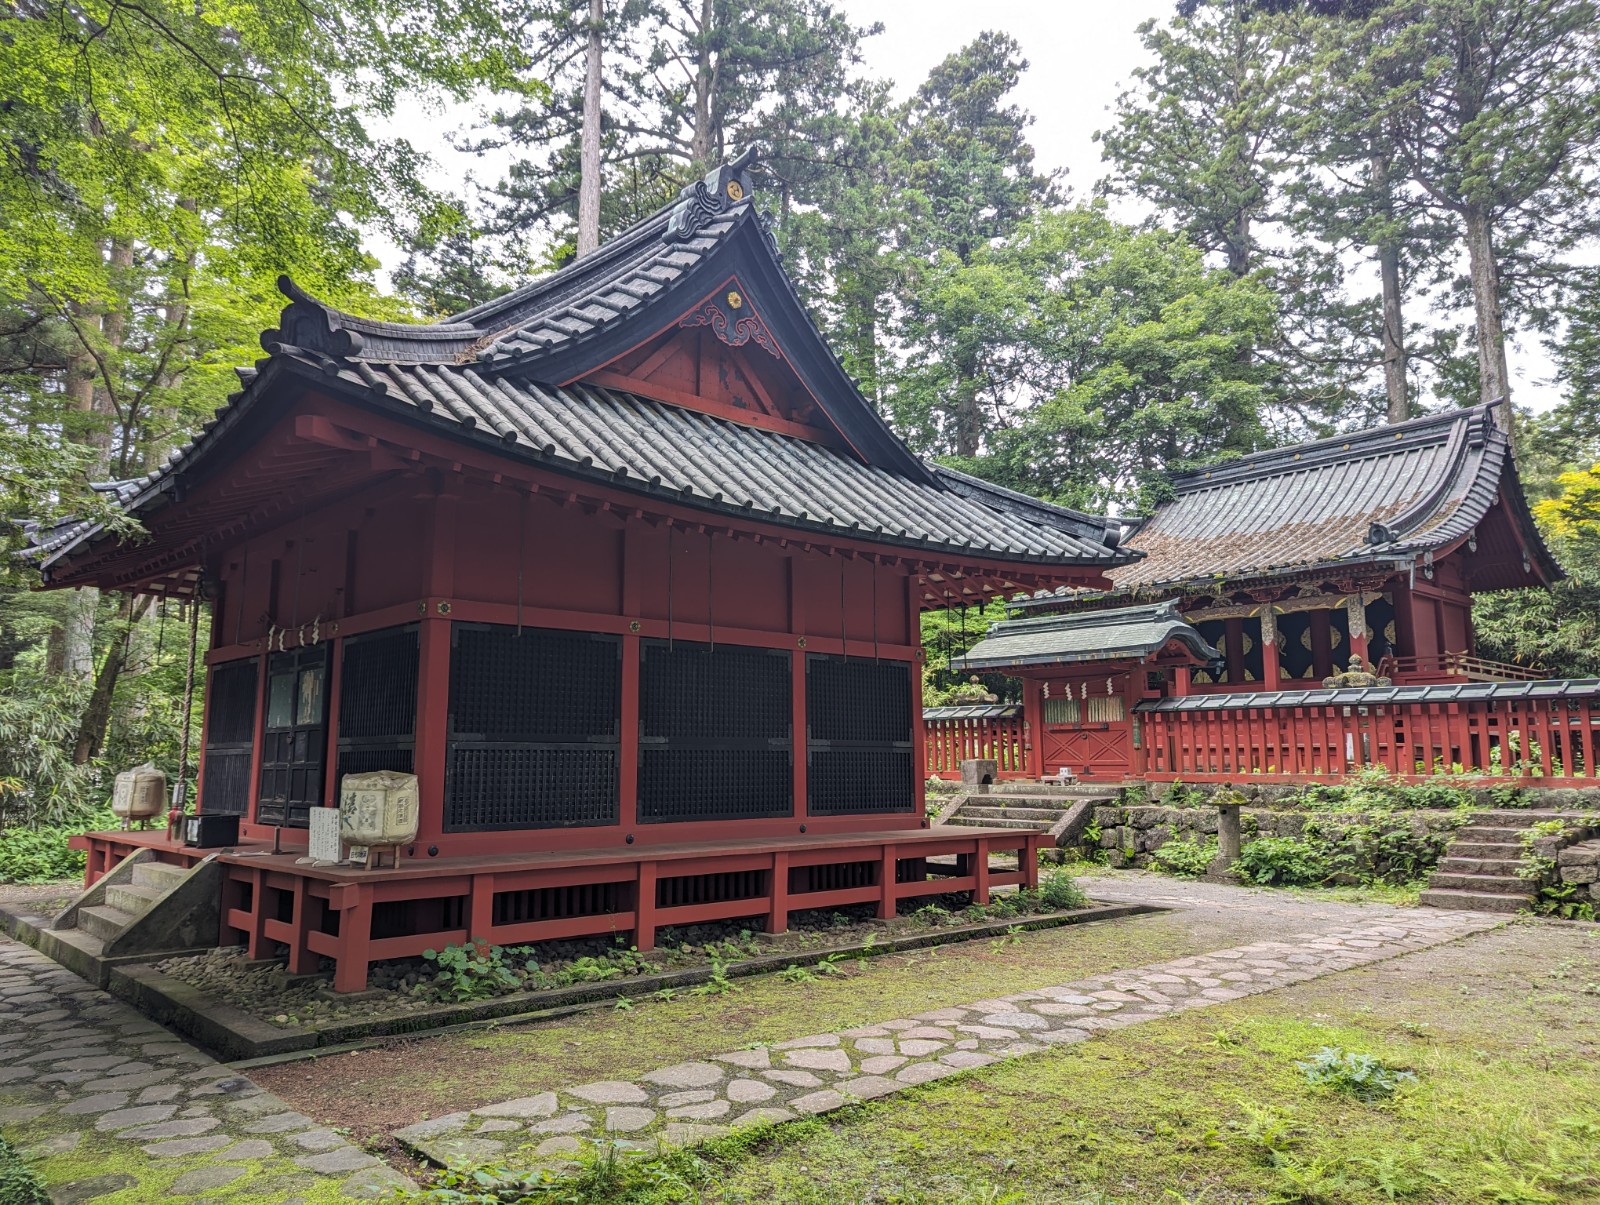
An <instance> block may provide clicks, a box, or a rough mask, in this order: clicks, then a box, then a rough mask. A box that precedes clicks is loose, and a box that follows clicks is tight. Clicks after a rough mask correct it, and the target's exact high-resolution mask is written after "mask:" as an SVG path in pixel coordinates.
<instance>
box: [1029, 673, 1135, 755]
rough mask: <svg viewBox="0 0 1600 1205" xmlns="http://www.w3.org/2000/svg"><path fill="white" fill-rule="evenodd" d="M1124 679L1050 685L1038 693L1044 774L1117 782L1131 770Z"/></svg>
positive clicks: (1129, 719) (1129, 721)
mask: <svg viewBox="0 0 1600 1205" xmlns="http://www.w3.org/2000/svg"><path fill="white" fill-rule="evenodd" d="M1127 690H1128V675H1127V674H1125V673H1124V674H1118V675H1115V676H1112V677H1105V676H1101V677H1099V678H1089V679H1077V680H1070V679H1069V680H1066V681H1052V682H1047V683H1045V684H1044V688H1043V690H1042V691H1041V694H1042V700H1041V705H1040V715H1041V717H1042V723H1041V725H1040V728H1041V731H1040V733H1039V743H1040V747H1041V750H1042V752H1043V764H1044V772H1045V773H1046V774H1055V773H1056V772H1057V771H1058V770H1061V769H1063V768H1065V769H1069V770H1071V772H1072V773H1073V774H1074V775H1075V776H1077V777H1079V778H1090V779H1099V780H1102V781H1104V780H1107V779H1109V780H1112V781H1117V782H1120V781H1121V780H1122V779H1124V778H1126V777H1127V776H1128V775H1129V774H1130V773H1131V772H1132V770H1133V726H1134V720H1133V717H1132V716H1131V715H1130V713H1129V707H1128V699H1127Z"/></svg>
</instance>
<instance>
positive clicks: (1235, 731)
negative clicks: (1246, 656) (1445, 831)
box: [1135, 683, 1600, 786]
mask: <svg viewBox="0 0 1600 1205" xmlns="http://www.w3.org/2000/svg"><path fill="white" fill-rule="evenodd" d="M1563 685H1565V686H1568V687H1571V686H1577V685H1579V684H1577V683H1566V684H1563ZM1433 689H1437V688H1433ZM1446 689H1448V688H1446ZM1268 697H1270V696H1264V695H1259V694H1258V695H1255V696H1252V697H1250V699H1251V701H1252V702H1253V701H1254V700H1260V699H1264V698H1268ZM1212 701H1213V700H1210V699H1208V700H1206V702H1208V703H1209V702H1212ZM1195 702H1198V700H1182V701H1179V700H1166V701H1164V704H1163V706H1161V707H1159V708H1157V709H1151V710H1141V711H1140V712H1139V720H1140V723H1141V727H1142V729H1143V731H1142V733H1141V737H1142V739H1141V740H1140V741H1139V745H1140V749H1139V750H1138V752H1137V754H1136V757H1137V758H1138V759H1139V761H1140V762H1141V763H1142V764H1141V765H1140V766H1139V768H1138V769H1137V770H1136V771H1135V772H1136V774H1138V775H1139V776H1140V777H1144V778H1149V779H1154V780H1157V781H1160V780H1170V779H1174V778H1177V779H1182V780H1183V781H1185V782H1218V781H1229V780H1236V779H1238V778H1240V777H1241V776H1252V777H1253V776H1258V775H1259V776H1266V777H1283V778H1295V779H1336V778H1339V777H1341V776H1343V775H1345V774H1348V773H1350V772H1351V771H1353V770H1356V769H1359V768H1360V767H1362V766H1366V765H1377V766H1383V767H1385V768H1387V769H1388V770H1390V771H1391V772H1393V773H1394V774H1397V775H1401V776H1404V777H1408V778H1410V777H1431V776H1435V775H1447V774H1475V775H1484V776H1489V777H1495V778H1516V779H1522V780H1524V781H1537V782H1538V783H1539V785H1541V786H1594V785H1597V783H1600V777H1597V767H1600V696H1597V694H1596V693H1595V692H1593V691H1588V692H1583V693H1577V694H1573V695H1562V696H1558V697H1550V698H1530V697H1521V698H1505V697H1495V698H1463V699H1457V700H1448V701H1432V700H1428V701H1407V700H1394V701H1388V702H1376V701H1373V702H1353V703H1345V702H1337V703H1306V704H1301V705H1291V706H1282V705H1280V706H1269V705H1244V704H1242V703H1235V702H1234V701H1233V700H1228V704H1229V705H1228V706H1225V707H1199V706H1192V704H1193V703H1195ZM1174 703H1181V704H1182V705H1180V706H1177V707H1173V706H1172V704H1174Z"/></svg>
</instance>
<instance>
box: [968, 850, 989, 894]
mask: <svg viewBox="0 0 1600 1205" xmlns="http://www.w3.org/2000/svg"><path fill="white" fill-rule="evenodd" d="M972 877H973V882H974V883H975V884H976V885H975V886H974V887H973V889H972V902H973V903H974V904H987V903H988V902H989V838H987V837H979V838H978V852H977V854H976V855H974V857H973V861H972Z"/></svg>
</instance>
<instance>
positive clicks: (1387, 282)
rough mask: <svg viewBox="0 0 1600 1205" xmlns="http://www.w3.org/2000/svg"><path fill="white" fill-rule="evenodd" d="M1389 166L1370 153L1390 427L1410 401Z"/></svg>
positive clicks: (1384, 157) (1384, 156)
mask: <svg viewBox="0 0 1600 1205" xmlns="http://www.w3.org/2000/svg"><path fill="white" fill-rule="evenodd" d="M1389 166H1390V164H1389V155H1388V153H1387V151H1386V150H1378V151H1375V152H1374V153H1373V155H1372V160H1371V179H1370V183H1371V186H1372V195H1373V198H1374V200H1375V201H1376V203H1377V207H1378V213H1379V218H1380V220H1381V222H1382V230H1381V232H1380V234H1379V236H1378V244H1377V248H1378V277H1379V280H1380V281H1381V283H1382V289H1383V331H1382V346H1383V386H1384V391H1385V393H1386V394H1387V395H1388V399H1389V422H1390V424H1391V425H1392V424H1394V423H1403V422H1405V421H1406V419H1408V418H1410V417H1411V399H1410V398H1409V397H1407V396H1406V323H1405V314H1404V313H1403V311H1402V309H1401V298H1400V244H1399V243H1398V242H1396V241H1395V238H1394V186H1393V183H1392V181H1391V179H1390V173H1389Z"/></svg>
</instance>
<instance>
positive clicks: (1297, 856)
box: [1234, 837, 1329, 887]
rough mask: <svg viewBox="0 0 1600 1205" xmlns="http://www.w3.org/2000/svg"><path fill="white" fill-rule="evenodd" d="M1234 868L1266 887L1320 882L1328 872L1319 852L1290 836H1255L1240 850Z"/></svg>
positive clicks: (1324, 860)
mask: <svg viewBox="0 0 1600 1205" xmlns="http://www.w3.org/2000/svg"><path fill="white" fill-rule="evenodd" d="M1234 867H1235V868H1236V869H1237V870H1238V872H1239V873H1240V874H1241V875H1243V876H1244V877H1246V878H1248V879H1250V880H1251V881H1252V882H1255V883H1261V884H1263V885H1264V886H1268V887H1294V886H1302V885H1307V884H1312V883H1320V882H1322V881H1323V880H1324V879H1326V878H1327V877H1328V873H1329V872H1328V864H1327V860H1326V859H1325V858H1324V857H1323V855H1322V853H1321V852H1320V851H1318V850H1316V849H1313V848H1312V847H1311V846H1309V845H1307V844H1306V843H1305V842H1304V841H1300V840H1297V839H1296V838H1294V837H1257V838H1256V839H1255V840H1254V841H1252V842H1250V843H1249V844H1248V845H1246V846H1245V847H1244V848H1243V849H1242V850H1240V852H1239V860H1238V861H1237V862H1235V863H1234Z"/></svg>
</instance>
